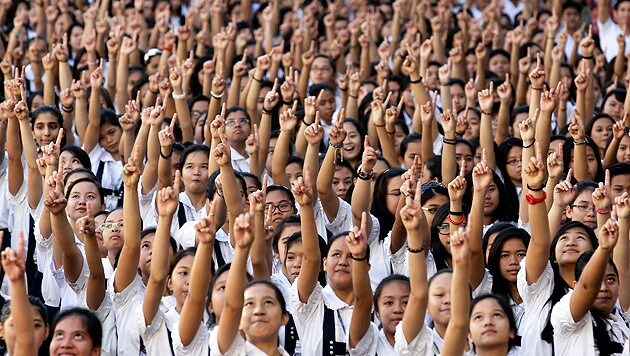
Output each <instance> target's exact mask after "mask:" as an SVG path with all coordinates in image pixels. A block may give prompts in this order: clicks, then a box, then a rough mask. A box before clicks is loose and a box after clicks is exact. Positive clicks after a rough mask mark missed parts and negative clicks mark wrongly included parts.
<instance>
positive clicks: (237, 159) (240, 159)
mask: <svg viewBox="0 0 630 356" xmlns="http://www.w3.org/2000/svg"><path fill="white" fill-rule="evenodd" d="M230 155H231V156H230V158H231V160H232V168H234V170H235V171H236V172H249V160H250V157H244V156H243V155H242V154H240V153H238V151H237V150H235V149H234V147H230Z"/></svg>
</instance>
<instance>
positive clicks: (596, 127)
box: [585, 114, 615, 157]
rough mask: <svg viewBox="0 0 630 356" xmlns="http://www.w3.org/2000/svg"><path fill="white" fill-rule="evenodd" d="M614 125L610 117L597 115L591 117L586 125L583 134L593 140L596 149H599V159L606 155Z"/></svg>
mask: <svg viewBox="0 0 630 356" xmlns="http://www.w3.org/2000/svg"><path fill="white" fill-rule="evenodd" d="M614 124H615V120H614V119H613V118H612V117H611V116H610V115H608V114H599V115H595V116H593V118H592V119H591V120H590V121H589V122H588V124H587V125H586V128H585V133H586V135H587V136H589V137H591V138H592V139H593V142H595V144H596V145H597V148H599V156H600V157H604V156H605V155H606V148H607V147H608V144H609V143H610V138H611V137H612V134H613V125H614Z"/></svg>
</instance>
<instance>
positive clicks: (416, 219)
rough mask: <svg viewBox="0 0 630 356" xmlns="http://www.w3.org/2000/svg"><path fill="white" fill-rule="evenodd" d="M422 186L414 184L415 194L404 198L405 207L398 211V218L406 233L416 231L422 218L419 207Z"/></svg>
mask: <svg viewBox="0 0 630 356" xmlns="http://www.w3.org/2000/svg"><path fill="white" fill-rule="evenodd" d="M421 195H422V185H421V184H416V192H415V194H414V195H413V197H411V195H410V196H407V197H406V198H405V206H403V208H402V209H401V210H400V218H401V220H402V222H403V225H404V226H405V229H406V230H407V231H418V229H419V228H420V224H421V223H422V219H423V218H424V210H422V205H421V201H420V199H421Z"/></svg>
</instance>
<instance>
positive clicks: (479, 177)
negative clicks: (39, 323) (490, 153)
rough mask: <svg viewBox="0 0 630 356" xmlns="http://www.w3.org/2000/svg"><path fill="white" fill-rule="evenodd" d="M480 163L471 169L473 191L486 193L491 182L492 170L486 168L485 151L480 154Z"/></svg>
mask: <svg viewBox="0 0 630 356" xmlns="http://www.w3.org/2000/svg"><path fill="white" fill-rule="evenodd" d="M481 157H482V158H481V162H479V163H477V165H476V166H475V167H474V168H473V171H472V181H473V187H474V189H475V191H486V190H487V189H488V187H489V186H490V184H491V183H492V181H493V178H494V177H493V175H492V169H490V167H488V164H487V156H486V149H485V148H484V149H483V150H482V153H481Z"/></svg>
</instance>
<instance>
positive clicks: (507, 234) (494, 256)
mask: <svg viewBox="0 0 630 356" xmlns="http://www.w3.org/2000/svg"><path fill="white" fill-rule="evenodd" d="M530 238H531V237H530V236H529V234H528V233H527V231H525V230H523V229H520V228H517V227H509V228H507V229H505V230H503V231H501V232H500V233H499V234H498V235H497V237H496V238H495V239H494V241H493V243H492V247H491V248H490V253H488V263H487V266H488V270H489V271H490V274H492V293H494V294H496V295H501V296H503V297H504V298H506V299H509V298H512V296H511V295H510V282H508V280H507V279H505V278H504V277H503V275H502V274H501V268H500V260H501V251H502V250H503V245H505V243H506V242H507V241H508V240H511V239H518V240H521V242H523V245H525V249H526V250H527V246H529V240H530ZM512 299H514V298H512Z"/></svg>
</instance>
